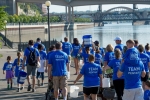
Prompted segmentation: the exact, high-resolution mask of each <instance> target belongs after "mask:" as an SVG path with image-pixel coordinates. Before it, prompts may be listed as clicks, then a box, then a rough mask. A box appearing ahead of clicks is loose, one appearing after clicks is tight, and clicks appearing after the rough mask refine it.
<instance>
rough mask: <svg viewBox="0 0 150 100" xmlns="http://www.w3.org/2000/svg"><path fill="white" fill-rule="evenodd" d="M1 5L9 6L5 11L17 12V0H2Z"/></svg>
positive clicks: (9, 12)
mask: <svg viewBox="0 0 150 100" xmlns="http://www.w3.org/2000/svg"><path fill="white" fill-rule="evenodd" d="M0 6H7V8H6V9H5V11H6V12H7V13H8V14H10V15H13V14H16V6H17V4H16V0H0Z"/></svg>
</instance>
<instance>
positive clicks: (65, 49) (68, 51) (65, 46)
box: [62, 37, 73, 70]
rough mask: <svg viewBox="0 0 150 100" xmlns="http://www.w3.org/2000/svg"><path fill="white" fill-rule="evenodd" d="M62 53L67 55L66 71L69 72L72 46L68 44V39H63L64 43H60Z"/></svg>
mask: <svg viewBox="0 0 150 100" xmlns="http://www.w3.org/2000/svg"><path fill="white" fill-rule="evenodd" d="M62 51H63V52H65V53H66V54H67V55H68V60H69V62H68V65H67V66H68V68H69V69H68V70H70V63H71V53H72V51H73V49H72V44H71V43H69V42H68V38H67V37H65V38H64V42H63V43H62Z"/></svg>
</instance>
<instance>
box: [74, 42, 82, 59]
mask: <svg viewBox="0 0 150 100" xmlns="http://www.w3.org/2000/svg"><path fill="white" fill-rule="evenodd" d="M72 48H73V52H72V55H73V56H74V57H76V56H77V55H78V53H79V50H80V48H81V45H80V44H79V45H75V44H72Z"/></svg>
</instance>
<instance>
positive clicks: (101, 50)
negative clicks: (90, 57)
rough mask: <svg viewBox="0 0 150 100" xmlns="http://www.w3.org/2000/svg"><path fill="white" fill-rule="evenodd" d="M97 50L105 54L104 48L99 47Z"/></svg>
mask: <svg viewBox="0 0 150 100" xmlns="http://www.w3.org/2000/svg"><path fill="white" fill-rule="evenodd" d="M99 50H100V54H101V55H105V51H104V48H102V47H100V48H99Z"/></svg>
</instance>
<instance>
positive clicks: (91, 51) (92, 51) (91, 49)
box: [82, 47, 95, 55]
mask: <svg viewBox="0 0 150 100" xmlns="http://www.w3.org/2000/svg"><path fill="white" fill-rule="evenodd" d="M82 53H86V50H85V47H83V48H82ZM90 54H92V55H95V51H94V50H93V48H92V47H90Z"/></svg>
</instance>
